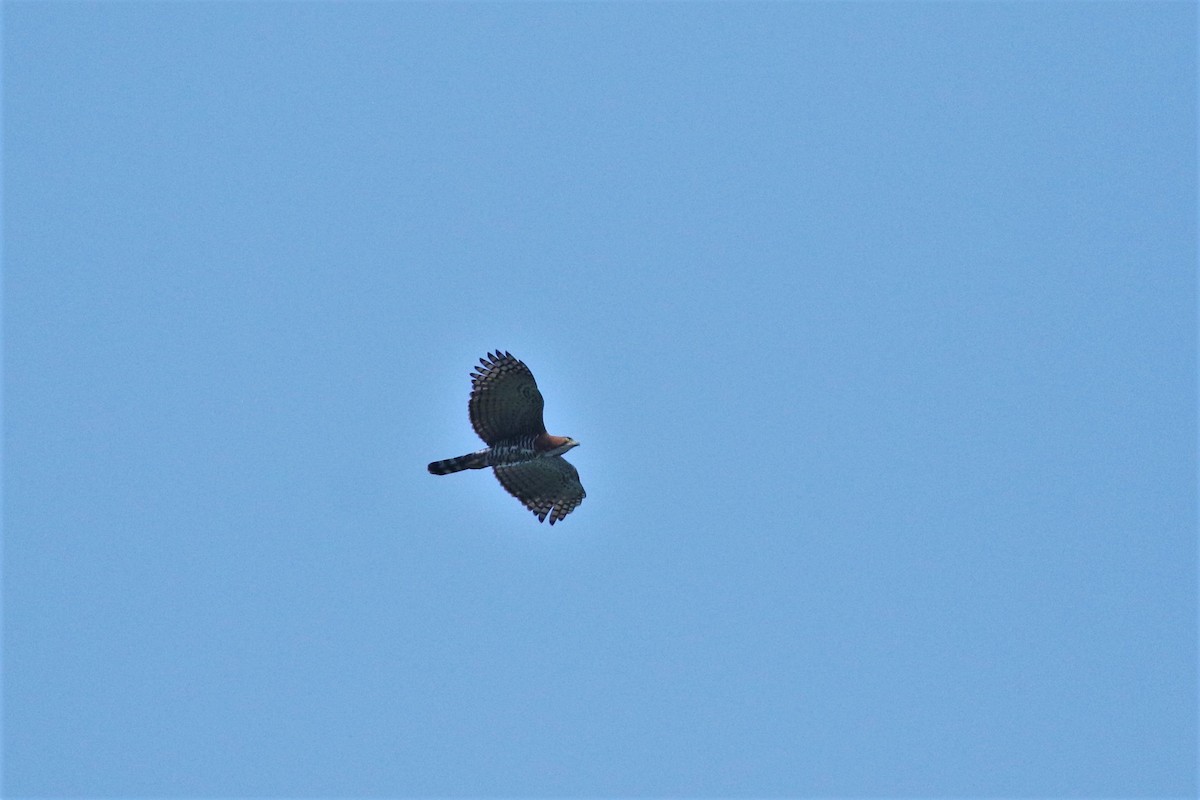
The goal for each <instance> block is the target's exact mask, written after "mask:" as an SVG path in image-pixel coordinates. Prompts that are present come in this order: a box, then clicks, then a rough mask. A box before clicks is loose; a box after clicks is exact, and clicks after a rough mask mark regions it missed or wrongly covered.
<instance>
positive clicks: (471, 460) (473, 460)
mask: <svg viewBox="0 0 1200 800" xmlns="http://www.w3.org/2000/svg"><path fill="white" fill-rule="evenodd" d="M487 453H488V451H487V450H479V451H477V452H474V453H467V454H466V455H465V456H458V457H456V458H447V459H446V460H445V461H434V462H433V463H432V464H430V465H429V472H430V473H432V474H433V475H449V474H450V473H451V472H462V471H463V470H464V469H483V468H484V467H486V466H487V465H488V463H487Z"/></svg>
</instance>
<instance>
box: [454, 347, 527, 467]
mask: <svg viewBox="0 0 1200 800" xmlns="http://www.w3.org/2000/svg"><path fill="white" fill-rule="evenodd" d="M479 363H480V366H478V367H476V368H475V372H473V373H471V399H470V400H469V401H467V414H468V415H469V416H470V417H471V427H472V428H474V429H475V432H476V433H477V434H479V438H480V439H483V441H485V442H486V443H488V444H489V445H492V444H495V443H496V442H500V441H503V440H505V439H511V438H514V437H517V436H537V435H538V434H540V433H545V432H546V424H545V423H544V422H542V407H543V405H544V402H543V400H542V393H541V392H539V391H538V388H537V383H536V382H534V380H533V373H532V372H530V371H529V367H527V366H525V364H524V363H523V362H521V361H519V360H517V359H516V358H513V356H512V354H511V353H499V352H497V353H488V356H487V358H481V359H479Z"/></svg>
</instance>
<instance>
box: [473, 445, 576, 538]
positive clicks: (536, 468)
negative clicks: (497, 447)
mask: <svg viewBox="0 0 1200 800" xmlns="http://www.w3.org/2000/svg"><path fill="white" fill-rule="evenodd" d="M492 470H493V471H494V472H495V473H496V478H497V479H498V480H499V481H500V485H501V486H503V487H504V488H505V489H506V490H507V491H508V493H509V494H511V495H512V496H513V497H515V498H517V499H518V500H520V501H521V502H522V503H523V504H524V505H525V507H526V508H528V509H529V510H530V511H532V512H533V513H534V514H536V515H537V518H538V522H545V520H546V517H547V516H549V517H550V524H551V525H553V524H554V523H556V522H558V521H559V520H560V519H562V518H563V517H565V516H566V515H567V514H570V513H571V512H572V511H574V510H575V509H576V508H578V507H579V504H580V503H582V502H583V498H584V497H586V496H587V492H585V491H583V484H581V483H580V482H579V473H578V472H577V471H576V470H575V468H574V467H572V466H571V465H570V464H569V463H567V460H566V459H564V458H563V457H562V456H551V457H550V458H534V459H531V460H529V461H521V462H519V463H516V464H504V465H502V466H498V467H493V468H492Z"/></svg>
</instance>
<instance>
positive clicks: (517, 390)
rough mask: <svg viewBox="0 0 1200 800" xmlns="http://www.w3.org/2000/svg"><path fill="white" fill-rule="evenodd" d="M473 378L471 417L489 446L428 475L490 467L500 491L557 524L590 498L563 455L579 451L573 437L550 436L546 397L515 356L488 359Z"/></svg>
mask: <svg viewBox="0 0 1200 800" xmlns="http://www.w3.org/2000/svg"><path fill="white" fill-rule="evenodd" d="M479 364H480V365H479V366H477V367H475V371H474V372H472V373H471V397H470V399H469V400H468V401H467V415H468V416H469V417H470V419H471V427H472V428H474V429H475V433H477V434H479V438H480V439H483V441H484V444H486V445H487V447H485V448H484V449H482V450H476V451H475V452H474V453H467V454H466V455H465V456H458V457H457V458H448V459H446V460H445V461H434V462H433V463H432V464H430V465H429V471H430V472H431V473H432V474H434V475H448V474H450V473H451V472H461V471H462V470H464V469H483V468H484V467H491V468H492V472H494V473H495V474H496V478H497V479H498V480H499V481H500V485H501V486H503V487H504V488H505V490H507V491H508V493H509V494H511V495H512V496H513V497H515V498H517V499H518V500H520V501H521V503H522V504H524V506H525V507H526V508H528V509H529V510H530V511H532V512H533V513H534V514H536V515H537V518H538V522H545V520H546V517H547V516H548V517H550V524H551V525H553V524H554V523H556V522H558V521H559V520H560V519H562V518H563V517H565V516H566V515H567V514H570V513H571V512H572V511H574V510H575V509H576V508H577V507H578V506H579V504H580V503H582V502H583V498H584V497H586V496H587V493H586V492H584V491H583V484H581V483H580V482H579V473H578V472H576V471H575V468H574V467H573V466H571V465H570V464H569V463H567V461H566V459H564V458H563V457H562V454H563V453H565V452H567V451H568V450H570V449H571V448H572V447H576V446H578V445H579V442H577V441H575V440H574V439H572V438H571V437H569V436H551V435H550V434H549V433H546V424H545V423H544V422H543V421H542V407H543V405H544V401H543V400H542V393H541V392H539V391H538V388H537V383H536V382H535V381H534V380H533V373H532V372H530V371H529V367H527V366H525V364H524V362H522V361H519V360H517V359H516V358H514V357H513V356H512V354H511V353H501V352H499V351H497V352H495V353H488V354H487V358H481V359H479Z"/></svg>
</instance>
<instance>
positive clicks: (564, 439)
mask: <svg viewBox="0 0 1200 800" xmlns="http://www.w3.org/2000/svg"><path fill="white" fill-rule="evenodd" d="M554 438H555V441H554V446H553V447H552V448H550V452H548V453H546V455H548V456H561V455H562V454H563V453H565V452H567V451H568V450H570V449H571V448H572V447H578V446H579V442H577V441H575V440H574V439H572V438H571V437H570V436H556V437H554Z"/></svg>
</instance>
